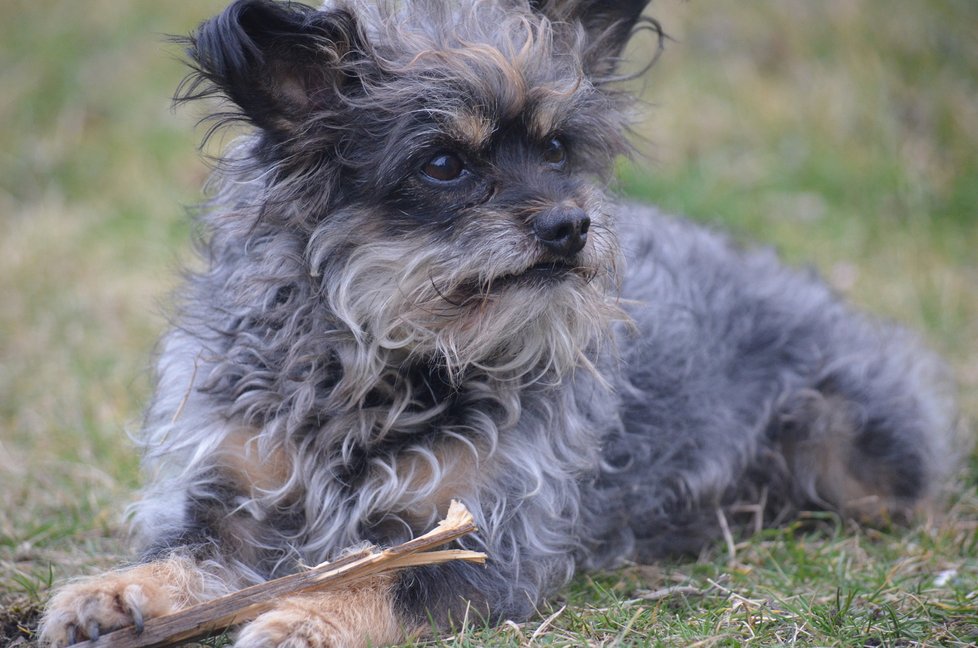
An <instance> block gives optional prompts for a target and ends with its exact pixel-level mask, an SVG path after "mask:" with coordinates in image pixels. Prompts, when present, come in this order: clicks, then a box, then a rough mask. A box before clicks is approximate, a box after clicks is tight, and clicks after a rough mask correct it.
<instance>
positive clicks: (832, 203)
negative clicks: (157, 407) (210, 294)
mask: <svg viewBox="0 0 978 648" xmlns="http://www.w3.org/2000/svg"><path fill="white" fill-rule="evenodd" d="M223 4H224V3H223V2H221V1H218V0H207V1H201V0H193V1H191V0H167V1H166V2H149V1H141V2H118V1H117V0H86V1H85V2H76V1H73V0H65V1H63V2H57V1H37V0H31V1H28V0H5V1H4V2H3V3H0V643H2V642H3V640H4V638H7V639H11V638H13V637H16V636H19V635H18V632H20V631H18V630H17V629H16V626H17V624H21V625H29V623H30V622H31V619H32V618H33V613H34V611H35V610H36V607H37V602H38V601H39V600H41V599H43V597H44V595H45V594H44V592H45V589H46V587H47V585H48V584H49V583H50V581H51V579H52V577H53V578H60V577H63V576H65V575H70V574H76V573H81V572H84V571H90V570H92V569H94V568H96V567H97V566H100V565H101V566H105V565H110V564H114V563H116V562H117V561H119V560H120V559H121V557H122V556H123V555H124V553H123V550H122V544H121V542H120V540H119V539H118V538H119V530H120V528H121V525H120V517H121V513H122V511H123V509H124V507H125V505H126V503H127V502H129V501H130V500H131V498H132V497H133V493H134V492H135V490H136V489H137V488H138V484H139V479H138V460H137V457H136V456H135V454H134V453H133V451H132V449H131V446H130V443H129V442H128V439H127V436H126V435H127V432H130V431H132V430H133V429H134V428H135V427H137V426H138V422H139V417H140V413H141V409H142V407H143V404H144V402H145V400H146V398H147V396H148V392H149V387H150V373H149V368H150V362H151V353H152V349H153V345H154V342H155V340H156V338H157V336H158V335H159V333H160V332H161V330H162V329H163V327H164V326H165V316H164V315H165V312H166V303H167V301H168V294H169V293H170V291H172V290H173V289H174V287H175V286H176V280H177V270H178V269H179V268H180V267H181V266H182V265H185V264H187V263H190V264H192V263H193V257H192V254H191V252H190V246H189V240H190V236H191V229H192V228H191V225H190V221H189V219H188V218H187V214H186V212H185V207H187V206H191V205H193V204H194V203H195V201H197V200H198V198H199V196H200V193H199V191H200V185H201V183H202V182H203V181H204V179H205V178H206V176H207V167H206V165H205V164H204V163H203V162H202V161H201V159H200V156H199V154H198V152H197V150H196V148H195V147H196V145H197V144H198V140H199V139H200V136H201V135H202V132H203V131H202V129H201V128H196V129H195V122H196V120H197V119H198V118H199V117H201V116H203V110H204V107H203V106H196V107H185V108H181V109H180V110H178V111H176V112H174V111H173V110H172V109H171V106H170V102H169V97H170V96H171V95H172V92H173V90H174V88H175V87H176V85H177V83H178V82H179V80H180V78H181V77H182V75H183V69H182V66H181V63H180V62H179V60H180V56H181V54H180V51H179V48H178V47H176V46H173V45H171V44H168V43H167V42H166V40H165V37H164V35H165V34H186V33H188V32H189V31H190V30H191V29H192V28H193V27H194V26H195V25H196V24H197V23H198V22H199V21H200V20H202V19H204V18H206V17H208V16H210V15H212V14H214V13H216V12H217V11H218V10H219V8H220V7H221V6H223ZM650 13H651V14H652V15H654V16H656V17H657V18H658V19H659V20H660V21H661V22H662V23H663V25H664V27H665V30H666V32H667V33H668V34H669V35H670V36H671V37H672V40H670V41H669V42H668V43H667V48H666V52H665V55H664V56H663V57H662V59H661V60H660V62H659V63H658V64H657V65H656V66H655V68H654V69H653V70H652V71H651V72H650V73H649V74H648V75H647V76H646V77H645V78H643V79H642V80H641V81H639V82H636V85H637V86H638V87H639V88H640V89H641V90H642V93H643V97H644V98H645V100H646V102H645V105H644V115H643V118H642V120H641V122H640V123H639V124H638V125H637V126H636V135H637V138H638V140H639V144H638V146H639V149H640V150H641V151H642V155H640V156H638V157H637V158H636V159H635V160H634V161H633V162H629V163H623V164H622V166H621V173H620V176H621V189H622V191H624V192H626V193H628V194H630V195H632V196H636V197H639V198H641V199H644V200H650V201H655V202H657V203H659V204H661V205H662V206H664V207H665V208H666V209H667V210H669V211H672V212H675V213H682V214H686V215H689V216H691V217H693V218H696V219H699V220H702V221H707V222H710V223H714V224H717V225H718V226H722V227H725V228H729V229H732V230H733V231H734V232H735V235H736V236H737V237H738V238H742V239H743V240H745V241H747V240H759V241H761V242H763V243H765V244H770V245H774V246H776V247H777V248H778V249H780V250H781V251H782V252H783V254H784V255H785V257H786V258H787V259H788V260H789V262H790V263H793V264H798V265H812V266H814V267H816V268H817V269H818V270H819V271H820V272H821V273H822V274H823V275H824V276H825V277H826V278H827V279H828V280H829V281H830V282H831V283H832V284H833V285H834V286H835V288H836V289H837V290H838V291H840V292H842V293H844V294H846V295H847V296H848V297H849V298H851V299H852V300H853V301H855V302H857V303H859V304H860V305H861V306H863V307H865V308H866V309H868V310H870V311H873V312H875V313H877V314H879V315H881V316H883V317H886V318H891V319H894V320H898V321H901V322H904V323H906V324H907V325H908V326H910V327H913V328H915V329H917V330H919V331H920V332H921V333H922V335H923V336H924V337H925V338H926V339H927V340H928V342H929V343H930V344H931V345H932V346H933V347H935V348H936V349H938V350H939V351H940V352H941V353H943V354H944V355H945V356H946V357H947V358H948V359H949V361H950V364H951V366H952V369H953V371H954V373H955V376H956V377H957V380H958V383H959V385H960V389H961V403H962V408H963V412H964V414H965V415H966V417H969V418H970V419H972V420H973V419H974V418H975V417H976V416H978V2H975V1H974V0H928V1H927V2H920V1H911V0H823V1H821V2H810V1H808V0H777V1H774V0H769V1H763V2H752V3H744V2H735V1H734V0H717V1H713V2H707V1H703V0H695V1H693V2H680V1H678V0H657V2H656V3H655V4H654V5H653V7H652V9H651V12H650ZM647 45H648V43H646V46H647ZM642 46H643V45H642V44H641V43H639V44H637V49H636V51H637V50H638V49H640V48H641V47H642ZM218 145H219V142H218ZM972 429H973V427H972ZM976 474H978V469H976V465H975V462H974V460H972V461H971V463H970V466H969V469H968V473H967V475H966V476H965V477H964V478H963V483H962V484H961V487H962V488H964V489H965V490H967V491H973V489H974V486H975V483H976ZM968 510H969V511H970V512H971V513H972V514H973V513H974V511H975V508H974V507H973V506H972V507H971V508H970V509H968ZM968 551H971V552H972V555H973V553H974V551H975V548H974V543H972V545H971V548H970V549H968ZM20 634H23V633H22V632H21V633H20Z"/></svg>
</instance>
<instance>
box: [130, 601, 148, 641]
mask: <svg viewBox="0 0 978 648" xmlns="http://www.w3.org/2000/svg"><path fill="white" fill-rule="evenodd" d="M130 612H132V624H133V626H134V627H135V630H136V634H137V635H141V634H143V630H144V629H145V627H146V626H145V624H144V622H143V611H142V610H140V609H139V608H138V607H133V608H132V609H131V610H130Z"/></svg>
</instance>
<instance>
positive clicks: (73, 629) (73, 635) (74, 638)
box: [65, 623, 78, 646]
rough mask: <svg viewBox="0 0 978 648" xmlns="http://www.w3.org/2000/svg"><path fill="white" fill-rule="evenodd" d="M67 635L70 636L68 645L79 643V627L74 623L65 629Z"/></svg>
mask: <svg viewBox="0 0 978 648" xmlns="http://www.w3.org/2000/svg"><path fill="white" fill-rule="evenodd" d="M65 634H66V635H68V645H69V646H70V645H72V644H76V643H78V626H76V625H75V624H74V623H69V624H68V627H67V628H65Z"/></svg>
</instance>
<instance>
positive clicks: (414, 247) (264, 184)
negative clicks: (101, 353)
mask: <svg viewBox="0 0 978 648" xmlns="http://www.w3.org/2000/svg"><path fill="white" fill-rule="evenodd" d="M645 4H646V1H639V0H627V1H626V0H622V1H619V2H616V1H614V0H612V1H598V0H564V1H561V0H543V1H533V0H465V1H463V2H455V1H452V2H446V1H443V0H405V1H404V2H396V3H394V2H384V1H383V0H381V1H380V2H376V3H375V2H366V1H361V0H329V1H328V2H327V4H326V6H324V7H322V8H320V9H314V8H311V7H307V6H304V5H299V4H292V3H289V4H286V3H280V2H272V1H269V0H239V1H238V2H235V3H234V4H232V5H231V6H230V7H229V8H228V9H227V10H226V11H224V13H223V14H221V15H220V16H218V17H217V18H214V19H213V20H211V21H209V22H207V23H205V24H204V25H202V26H201V27H200V29H199V30H198V31H197V32H196V33H195V34H194V35H193V36H192V37H191V38H190V39H189V41H188V44H189V48H188V49H189V53H190V55H191V57H192V59H193V61H194V66H195V69H196V74H195V75H193V76H191V77H190V80H189V82H188V83H187V84H186V85H185V86H184V95H183V96H184V98H197V97H200V96H205V95H209V94H218V95H220V96H223V97H226V98H227V99H228V100H230V101H231V102H232V103H233V104H234V105H235V106H236V108H235V112H234V115H233V117H234V118H237V119H244V120H246V121H247V122H250V123H251V124H252V125H253V126H254V127H256V135H255V136H254V137H252V138H250V139H249V140H248V141H247V145H246V146H245V147H244V149H243V152H242V150H241V149H239V152H238V153H237V154H236V159H235V163H236V164H238V165H239V166H238V170H237V171H235V172H234V173H236V174H237V177H235V178H233V179H232V181H233V182H236V183H238V184H240V185H247V186H248V187H250V189H248V191H250V192H251V194H250V195H247V196H244V197H241V196H239V197H237V198H235V200H236V201H238V202H239V204H238V206H237V207H236V208H235V209H237V210H238V211H243V212H247V211H248V209H251V212H250V215H251V218H247V217H242V218H241V219H240V221H241V222H238V223H236V224H235V225H233V226H230V225H229V226H228V227H232V228H233V227H237V228H239V230H240V231H241V232H247V234H248V236H250V237H251V238H252V240H257V239H260V238H261V236H258V234H256V233H261V232H269V235H270V236H271V235H275V233H276V232H277V233H278V234H279V235H284V234H282V233H283V232H288V236H291V237H293V238H297V239H299V240H300V241H301V244H302V247H303V249H302V255H303V263H304V264H306V270H307V271H308V275H310V276H312V277H314V278H315V281H316V282H318V287H319V289H320V290H319V292H320V295H321V296H322V299H323V300H324V304H325V305H326V306H327V307H328V308H329V309H330V310H331V312H332V314H333V316H335V318H336V321H337V322H338V323H339V324H340V325H342V326H344V327H346V328H347V329H349V330H350V331H352V332H353V334H354V336H355V337H356V338H357V339H358V341H360V343H361V344H362V345H364V347H365V348H368V349H369V350H370V352H371V353H372V354H375V355H376V353H377V352H383V353H398V352H403V353H405V354H407V355H411V356H415V357H417V356H424V357H431V358H435V359H438V360H443V361H444V362H445V364H446V365H447V366H448V367H449V369H451V370H457V369H460V368H464V367H466V366H469V365H472V364H477V365H482V366H485V367H487V368H495V369H512V370H517V371H526V370H529V369H531V368H539V367H540V366H541V364H543V365H551V366H552V365H557V368H558V369H560V368H566V367H570V366H574V365H577V364H578V363H579V362H580V361H581V355H582V351H583V350H584V349H586V348H587V347H588V346H589V345H591V344H593V343H594V342H595V340H596V339H598V338H599V337H600V336H601V335H603V332H604V331H606V330H607V328H608V318H609V317H612V316H614V315H613V314H614V313H615V310H614V306H613V304H614V292H615V291H614V286H615V282H616V266H617V264H618V252H617V242H616V238H615V234H614V230H613V227H612V224H611V222H610V216H609V214H608V209H607V207H606V201H605V198H604V195H603V191H602V188H603V185H604V179H605V178H607V177H608V176H609V175H610V173H611V171H612V167H613V162H614V160H615V158H616V157H617V156H618V155H619V154H621V153H623V152H624V151H625V150H626V148H627V144H626V141H625V139H624V128H625V121H626V117H625V103H624V97H623V95H622V94H620V93H619V92H617V91H616V90H614V89H613V88H612V85H613V82H614V81H616V80H617V79H615V78H614V77H615V75H616V74H617V62H618V59H619V58H620V54H621V51H622V48H623V47H624V45H625V43H626V41H627V40H628V38H629V36H630V34H631V33H632V31H633V30H634V29H635V27H636V25H637V24H639V23H640V21H641V18H640V14H641V11H642V9H643V7H644V5H645ZM650 24H651V25H653V26H655V25H654V23H650ZM241 165H243V166H241ZM249 201H252V202H253V203H257V206H256V205H254V204H253V205H250V206H249V205H246V204H245V203H247V202H249ZM225 220H227V219H225ZM266 261H267V260H266Z"/></svg>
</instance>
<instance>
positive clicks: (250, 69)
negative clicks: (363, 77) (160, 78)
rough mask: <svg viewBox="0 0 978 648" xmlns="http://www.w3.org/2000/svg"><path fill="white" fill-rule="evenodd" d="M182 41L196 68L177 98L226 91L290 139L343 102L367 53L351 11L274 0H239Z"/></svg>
mask: <svg viewBox="0 0 978 648" xmlns="http://www.w3.org/2000/svg"><path fill="white" fill-rule="evenodd" d="M180 40H181V42H183V43H184V44H185V45H186V46H187V53H188V55H189V56H190V58H191V60H192V63H191V66H192V67H193V68H194V72H193V74H191V75H190V76H189V77H188V78H187V80H185V82H184V83H183V84H181V88H180V89H179V90H178V91H177V101H190V100H193V99H199V98H201V97H205V96H213V95H223V96H225V97H227V98H228V99H230V100H231V101H232V102H233V103H235V104H236V105H237V106H238V107H239V108H240V111H241V114H240V115H237V116H238V117H243V118H245V119H246V120H248V121H250V122H251V123H253V124H255V125H256V126H258V127H260V128H262V129H264V130H266V131H267V132H269V133H271V134H274V135H278V136H279V137H283V138H288V137H289V135H290V134H291V133H293V132H294V131H295V130H296V129H297V128H298V127H299V126H301V125H302V124H303V123H304V122H305V121H306V120H307V119H308V118H309V117H310V116H311V115H312V114H313V113H315V112H318V111H321V110H323V109H324V108H328V107H329V106H330V105H331V103H334V102H335V101H336V99H337V97H338V96H339V94H340V93H341V92H342V91H343V87H344V86H345V85H346V84H348V83H350V82H351V80H352V79H353V78H354V75H352V74H351V73H350V72H349V71H348V66H350V65H353V64H355V62H356V61H357V59H359V58H361V53H362V51H363V49H362V47H361V46H362V42H361V37H360V33H359V30H358V28H357V23H356V20H355V18H354V16H353V15H352V14H350V13H349V12H347V11H343V10H335V11H317V10H316V9H314V8H312V7H309V6H306V5H302V4H298V3H293V2H274V1H272V0H236V1H235V2H234V3H232V4H231V5H230V6H229V7H228V8H227V9H225V10H224V12H223V13H221V14H220V15H218V16H217V17H215V18H212V19H211V20H208V21H207V22H205V23H203V24H202V25H201V26H200V27H199V28H198V29H197V31H196V32H194V33H193V34H192V35H191V36H189V37H188V38H186V39H180ZM234 116H235V115H222V117H234Z"/></svg>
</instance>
